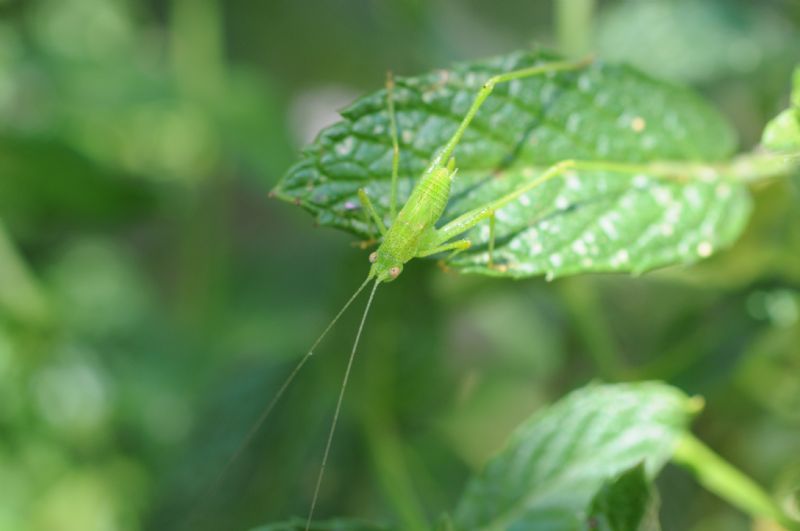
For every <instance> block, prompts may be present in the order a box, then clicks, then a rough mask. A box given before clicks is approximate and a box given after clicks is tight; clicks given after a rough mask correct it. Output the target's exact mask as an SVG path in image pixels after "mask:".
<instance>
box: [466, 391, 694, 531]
mask: <svg viewBox="0 0 800 531" xmlns="http://www.w3.org/2000/svg"><path fill="white" fill-rule="evenodd" d="M691 410H692V401H690V400H689V399H688V398H687V397H686V395H684V394H683V393H682V392H681V391H679V390H677V389H675V388H673V387H669V386H667V385H665V384H661V383H656V382H646V383H637V384H618V385H591V386H589V387H586V388H583V389H579V390H577V391H574V392H573V393H571V394H570V395H568V396H567V397H565V398H563V399H562V400H560V401H559V402H557V403H556V404H555V405H553V406H551V407H549V408H548V409H546V410H545V411H542V412H541V413H539V414H537V415H535V416H534V417H533V418H532V419H531V420H529V421H528V422H527V423H525V424H524V425H523V426H521V427H520V428H519V429H518V430H517V431H516V433H515V434H514V435H513V436H512V437H511V440H510V441H509V443H508V446H507V447H506V448H505V449H504V450H503V451H502V452H501V453H500V454H499V455H497V456H496V457H495V458H494V459H492V460H491V461H490V462H489V464H488V466H487V467H486V470H484V472H483V473H482V474H480V476H478V477H477V478H475V479H474V480H472V482H471V483H470V485H469V486H468V488H467V491H466V493H465V494H464V496H463V498H462V499H461V502H460V504H459V506H458V509H457V511H456V516H455V522H456V528H457V529H514V530H522V529H525V530H531V531H535V530H538V529H547V530H562V529H563V530H572V529H577V528H580V527H583V525H584V522H586V517H587V514H586V511H587V508H588V507H589V505H590V502H591V501H592V499H593V498H594V496H595V494H596V493H597V492H598V490H599V489H600V488H601V487H602V486H603V484H604V483H605V482H606V481H608V480H609V479H611V478H614V477H616V476H618V475H619V474H621V473H622V472H624V471H626V470H628V469H630V468H631V467H633V466H636V465H637V464H639V463H643V465H642V466H643V468H644V471H645V475H646V477H647V478H648V480H650V479H652V478H653V477H654V476H655V475H656V473H657V472H658V471H659V470H660V469H661V467H662V466H663V464H664V463H665V461H666V460H667V459H668V458H669V457H670V456H671V454H672V449H673V445H674V443H675V441H676V439H677V437H678V436H679V435H680V434H682V433H684V431H685V430H686V427H687V424H688V422H689V419H690V417H691V413H690V411H691Z"/></svg>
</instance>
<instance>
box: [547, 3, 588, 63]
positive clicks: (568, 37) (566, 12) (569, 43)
mask: <svg viewBox="0 0 800 531" xmlns="http://www.w3.org/2000/svg"><path fill="white" fill-rule="evenodd" d="M555 8H556V31H557V32H558V46H559V48H560V49H561V51H562V52H563V53H564V54H566V55H568V56H570V57H579V56H583V55H586V54H587V53H588V52H589V51H590V50H591V41H592V19H593V18H594V8H595V0H556V5H555Z"/></svg>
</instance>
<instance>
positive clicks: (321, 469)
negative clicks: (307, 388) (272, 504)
mask: <svg viewBox="0 0 800 531" xmlns="http://www.w3.org/2000/svg"><path fill="white" fill-rule="evenodd" d="M370 278H371V277H369V278H367V280H366V282H369V280H370ZM366 282H365V283H366ZM378 284H380V280H377V279H376V280H375V284H374V285H373V287H372V291H371V292H370V294H369V299H368V300H367V306H366V307H365V308H364V315H362V316H361V324H359V325H358V332H356V339H355V341H353V350H352V351H351V352H350V359H349V360H348V361H347V369H345V372H344V378H343V379H342V388H341V389H340V390H339V400H338V401H337V402H336V410H335V411H334V413H333V421H332V422H331V429H330V431H329V432H328V442H327V443H326V444H325V452H324V453H323V454H322V465H320V467H319V475H318V476H317V486H316V487H315V488H314V496H313V498H311V507H310V508H309V510H308V520H306V531H309V529H311V520H312V519H313V517H314V508H315V507H316V506H317V498H318V497H319V488H320V485H322V477H323V476H324V475H325V465H326V464H327V463H328V454H329V453H330V450H331V443H332V442H333V433H334V432H335V431H336V423H337V422H338V421H339V412H340V411H341V409H342V400H343V399H344V391H345V389H346V388H347V380H349V379H350V369H352V368H353V360H354V359H355V357H356V349H357V348H358V341H359V340H360V339H361V332H362V331H363V330H364V323H365V322H366V321H367V314H368V313H369V308H370V306H372V299H374V298H375V292H376V291H377V290H378ZM363 287H364V286H363V285H362V286H361V288H363ZM361 288H359V290H360V289H361Z"/></svg>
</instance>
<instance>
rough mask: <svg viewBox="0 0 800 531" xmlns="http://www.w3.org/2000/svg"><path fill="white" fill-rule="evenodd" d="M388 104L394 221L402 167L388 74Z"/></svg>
mask: <svg viewBox="0 0 800 531" xmlns="http://www.w3.org/2000/svg"><path fill="white" fill-rule="evenodd" d="M386 105H387V107H388V109H389V131H390V133H391V135H392V189H391V195H390V196H389V197H390V199H389V216H390V217H391V219H392V221H394V218H395V217H396V216H397V174H398V173H399V169H400V143H399V142H398V139H397V138H398V135H397V116H396V114H395V111H394V78H393V77H392V73H391V72H388V73H387V74H386Z"/></svg>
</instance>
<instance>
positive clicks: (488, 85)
mask: <svg viewBox="0 0 800 531" xmlns="http://www.w3.org/2000/svg"><path fill="white" fill-rule="evenodd" d="M590 62H591V60H590V59H583V60H580V61H558V62H552V63H545V64H542V65H537V66H531V67H528V68H521V69H519V70H512V71H511V72H506V73H504V74H498V75H496V76H492V77H490V78H489V79H488V80H486V82H485V83H484V84H483V87H481V89H480V91H479V92H478V95H477V96H475V100H474V101H473V102H472V106H470V108H469V110H468V111H467V114H466V115H465V116H464V119H463V120H462V121H461V123H460V124H459V126H458V128H457V129H456V132H455V133H453V136H452V137H450V140H448V141H447V143H446V144H445V145H444V147H443V148H442V149H441V151H439V153H437V154H436V156H435V157H434V158H433V160H432V161H431V163H430V167H431V168H433V167H441V166H444V163H445V162H446V161H447V160H448V159H449V158H450V156H451V155H452V154H453V151H455V149H456V146H457V145H458V143H459V142H460V141H461V137H462V136H463V135H464V131H466V130H467V127H469V124H470V123H471V122H472V119H473V118H475V115H476V114H477V113H478V110H479V109H480V108H481V105H483V102H484V101H486V98H488V97H489V95H490V94H491V93H492V91H493V90H494V87H495V85H497V84H498V83H506V82H508V81H513V80H515V79H523V78H526V77H533V76H537V75H541V74H546V73H548V72H559V71H563V70H577V69H579V68H583V67H585V66H587V65H588V64H589V63H590Z"/></svg>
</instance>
